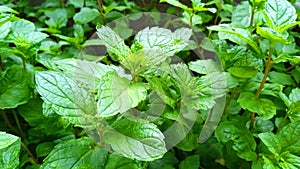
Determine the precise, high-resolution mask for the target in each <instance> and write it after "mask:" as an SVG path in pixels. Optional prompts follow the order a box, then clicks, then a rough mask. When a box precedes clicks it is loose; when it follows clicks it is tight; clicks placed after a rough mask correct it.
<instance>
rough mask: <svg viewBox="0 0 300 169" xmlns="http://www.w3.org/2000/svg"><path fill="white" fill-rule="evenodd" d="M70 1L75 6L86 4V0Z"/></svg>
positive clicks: (80, 6) (79, 6)
mask: <svg viewBox="0 0 300 169" xmlns="http://www.w3.org/2000/svg"><path fill="white" fill-rule="evenodd" d="M68 2H69V3H70V4H72V5H74V6H75V8H82V7H83V5H84V1H82V0H69V1H68Z"/></svg>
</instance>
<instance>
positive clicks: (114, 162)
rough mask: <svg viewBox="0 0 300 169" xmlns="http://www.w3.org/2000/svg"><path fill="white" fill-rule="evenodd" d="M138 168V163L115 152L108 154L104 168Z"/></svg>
mask: <svg viewBox="0 0 300 169" xmlns="http://www.w3.org/2000/svg"><path fill="white" fill-rule="evenodd" d="M116 168H118V169H139V167H138V164H137V163H136V162H135V161H134V160H132V159H129V158H125V157H121V156H118V155H115V154H110V155H109V156H108V161H107V162H106V165H105V169H116Z"/></svg>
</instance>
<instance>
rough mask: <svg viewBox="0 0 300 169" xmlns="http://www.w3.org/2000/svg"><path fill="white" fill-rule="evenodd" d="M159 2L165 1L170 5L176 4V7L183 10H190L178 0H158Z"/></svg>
mask: <svg viewBox="0 0 300 169" xmlns="http://www.w3.org/2000/svg"><path fill="white" fill-rule="evenodd" d="M159 2H167V3H168V4H170V5H173V6H176V7H178V8H181V9H183V10H185V11H187V10H192V9H191V8H189V7H187V6H186V5H184V4H183V3H181V2H179V1H178V0H160V1H159Z"/></svg>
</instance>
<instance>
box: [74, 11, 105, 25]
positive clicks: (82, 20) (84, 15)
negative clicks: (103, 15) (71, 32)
mask: <svg viewBox="0 0 300 169" xmlns="http://www.w3.org/2000/svg"><path fill="white" fill-rule="evenodd" d="M99 15H100V14H99V12H98V11H97V9H91V8H87V7H83V8H81V9H80V12H78V13H76V14H75V15H74V17H73V19H74V21H75V23H77V24H86V23H89V22H91V21H93V20H94V19H95V18H96V17H97V16H99Z"/></svg>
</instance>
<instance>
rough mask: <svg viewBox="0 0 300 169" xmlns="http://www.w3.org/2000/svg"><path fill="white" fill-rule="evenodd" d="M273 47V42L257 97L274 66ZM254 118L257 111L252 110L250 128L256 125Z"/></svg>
mask: <svg viewBox="0 0 300 169" xmlns="http://www.w3.org/2000/svg"><path fill="white" fill-rule="evenodd" d="M273 49H274V45H273V43H271V46H270V50H269V57H268V60H267V64H266V68H265V73H264V77H263V80H262V81H261V83H260V86H259V88H258V90H257V92H256V94H255V96H256V98H257V99H258V98H259V96H260V94H261V92H262V90H263V88H264V85H265V83H266V81H267V77H268V75H269V72H270V70H271V67H272V62H271V61H272V54H273ZM254 119H255V112H252V114H251V120H250V130H251V129H253V125H254Z"/></svg>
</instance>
